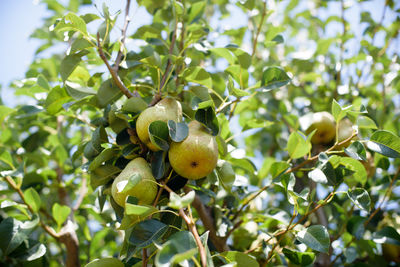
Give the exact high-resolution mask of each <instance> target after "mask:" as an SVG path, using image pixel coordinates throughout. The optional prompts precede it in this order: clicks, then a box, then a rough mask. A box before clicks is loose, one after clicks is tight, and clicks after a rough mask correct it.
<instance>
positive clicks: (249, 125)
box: [243, 119, 274, 131]
mask: <svg viewBox="0 0 400 267" xmlns="http://www.w3.org/2000/svg"><path fill="white" fill-rule="evenodd" d="M273 124H274V122H272V121H268V120H265V119H250V120H248V121H247V122H246V125H245V126H244V127H243V131H246V130H248V129H255V128H266V127H269V126H271V125H273Z"/></svg>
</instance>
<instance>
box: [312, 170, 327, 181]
mask: <svg viewBox="0 0 400 267" xmlns="http://www.w3.org/2000/svg"><path fill="white" fill-rule="evenodd" d="M308 178H310V179H311V180H313V181H314V182H316V183H322V184H327V183H328V178H327V177H326V175H325V173H324V172H323V171H322V170H321V169H319V168H316V169H314V170H312V171H310V172H309V173H308Z"/></svg>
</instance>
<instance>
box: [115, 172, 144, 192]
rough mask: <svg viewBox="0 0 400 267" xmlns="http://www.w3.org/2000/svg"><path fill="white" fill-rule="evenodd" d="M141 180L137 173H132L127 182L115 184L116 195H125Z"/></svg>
mask: <svg viewBox="0 0 400 267" xmlns="http://www.w3.org/2000/svg"><path fill="white" fill-rule="evenodd" d="M141 180H142V176H141V175H140V174H139V173H134V174H132V175H131V176H129V178H128V179H127V180H123V181H121V182H119V183H117V191H118V193H125V192H127V191H129V190H131V189H132V188H134V187H135V186H136V185H137V184H138V183H139V182H140V181H141Z"/></svg>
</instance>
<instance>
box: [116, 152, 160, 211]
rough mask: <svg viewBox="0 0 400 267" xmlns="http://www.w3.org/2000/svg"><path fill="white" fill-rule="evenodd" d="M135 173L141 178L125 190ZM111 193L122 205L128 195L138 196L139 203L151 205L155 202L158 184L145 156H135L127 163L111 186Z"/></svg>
mask: <svg viewBox="0 0 400 267" xmlns="http://www.w3.org/2000/svg"><path fill="white" fill-rule="evenodd" d="M133 175H138V177H139V178H140V180H139V181H136V182H137V183H136V184H135V185H134V186H133V187H132V188H129V189H128V190H126V189H125V190H124V188H125V186H126V185H127V184H128V181H129V178H130V177H133ZM111 195H112V197H113V198H114V200H115V202H117V204H118V205H120V206H121V207H125V201H126V198H127V197H128V196H133V197H135V198H137V199H138V202H139V204H147V205H151V204H152V203H153V201H154V199H155V197H156V195H157V184H156V179H155V178H154V177H153V174H152V172H151V169H150V166H149V164H148V163H147V161H146V160H145V159H144V158H140V157H139V158H135V159H134V160H131V161H130V162H129V163H128V164H127V165H126V167H125V168H124V169H123V170H122V172H121V173H120V174H119V175H118V176H117V177H116V178H115V180H114V182H113V184H112V187H111Z"/></svg>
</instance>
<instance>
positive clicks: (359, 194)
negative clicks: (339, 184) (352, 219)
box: [347, 188, 371, 212]
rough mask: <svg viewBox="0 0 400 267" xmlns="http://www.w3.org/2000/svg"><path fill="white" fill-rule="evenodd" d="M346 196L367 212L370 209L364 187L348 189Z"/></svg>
mask: <svg viewBox="0 0 400 267" xmlns="http://www.w3.org/2000/svg"><path fill="white" fill-rule="evenodd" d="M347 196H348V197H349V198H350V200H351V201H353V203H354V204H356V205H357V207H359V208H360V209H363V210H366V211H368V212H369V210H370V209H371V198H370V197H369V194H368V192H367V191H366V190H365V189H364V188H355V189H353V190H351V189H349V191H347Z"/></svg>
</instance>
